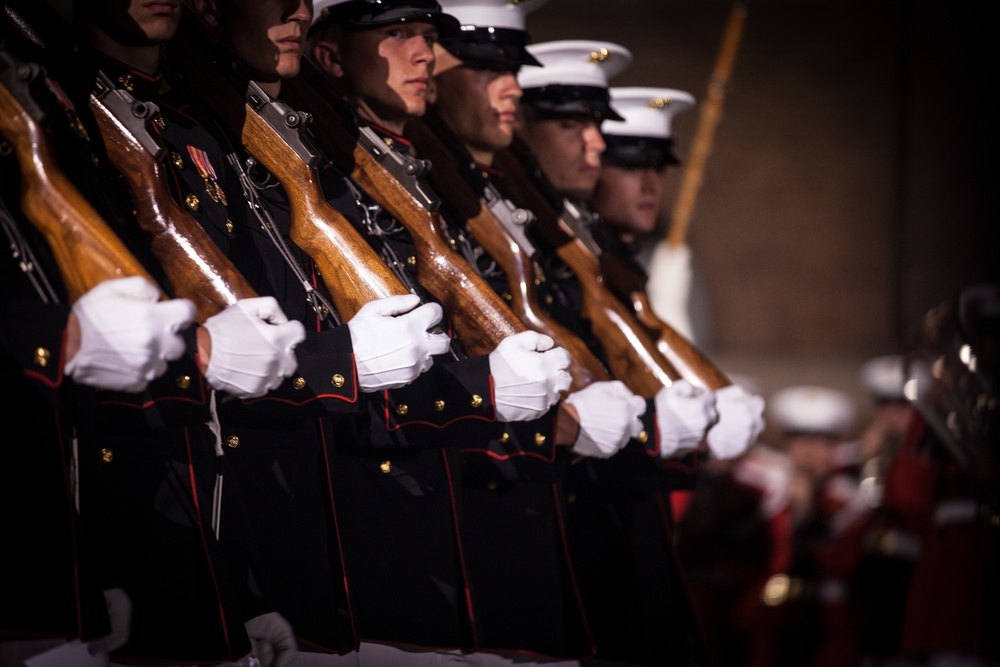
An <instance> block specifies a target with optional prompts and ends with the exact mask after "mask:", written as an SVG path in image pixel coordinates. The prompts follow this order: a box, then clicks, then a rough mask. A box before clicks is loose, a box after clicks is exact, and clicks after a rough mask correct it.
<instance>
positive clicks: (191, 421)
mask: <svg viewBox="0 0 1000 667" xmlns="http://www.w3.org/2000/svg"><path fill="white" fill-rule="evenodd" d="M59 20H60V19H59V18H58V17H56V15H54V14H49V15H48V16H45V17H44V20H43V22H41V23H37V24H33V25H32V28H33V29H35V30H37V32H36V33H35V34H36V35H46V36H48V35H52V34H53V33H55V34H57V35H58V40H57V42H53V43H59V44H60V48H59V49H58V50H53V53H56V52H57V53H58V54H59V55H60V56H62V57H63V60H62V62H61V65H65V66H66V69H61V68H60V71H61V72H62V73H64V74H65V75H66V80H67V81H69V82H72V83H73V84H74V85H75V86H76V87H74V88H71V89H69V90H68V92H66V94H63V93H60V94H59V95H58V96H59V99H60V100H61V102H62V104H63V107H64V112H65V113H66V114H69V115H70V118H71V119H74V120H75V121H76V122H74V123H73V124H72V125H73V126H74V127H75V128H76V130H77V132H78V133H79V134H80V135H81V136H83V137H85V138H87V139H88V140H89V141H90V142H91V143H90V148H85V149H83V150H79V149H77V150H69V148H70V144H69V143H67V144H64V145H62V146H60V148H61V149H64V150H65V152H64V153H62V155H63V156H64V157H75V158H79V159H80V160H82V163H78V164H77V167H76V168H74V169H71V170H67V173H69V174H71V175H72V177H73V179H74V180H75V181H76V182H78V183H80V184H82V185H84V186H85V187H82V188H81V190H82V191H84V193H85V194H89V195H90V199H91V201H92V202H93V205H94V207H95V208H97V209H98V211H99V213H100V214H101V215H102V217H103V218H104V220H105V222H107V223H108V224H109V225H110V226H111V227H112V229H114V230H115V232H116V233H117V235H118V237H119V238H120V239H122V240H124V241H125V242H126V244H127V245H128V246H129V249H130V250H132V251H133V252H134V254H135V255H137V256H138V257H139V258H140V259H143V260H145V262H144V263H145V268H146V270H148V271H149V273H150V274H151V275H154V276H157V277H159V276H161V275H162V273H161V272H160V271H159V267H158V266H157V264H156V262H155V261H152V260H151V259H150V257H151V256H150V254H149V250H148V247H145V246H144V244H143V243H142V242H141V240H140V238H141V234H137V233H136V232H137V230H138V227H137V226H136V223H135V220H134V218H133V217H131V216H130V215H128V213H127V211H129V209H130V208H131V201H130V198H129V194H128V192H127V190H125V189H123V186H122V184H121V183H120V182H116V181H115V179H114V175H113V174H112V173H110V172H112V171H113V170H110V171H109V167H108V165H109V161H108V159H107V157H106V155H105V154H104V152H103V147H102V146H101V145H100V141H99V140H98V139H97V137H99V136H100V135H99V132H98V130H97V127H96V125H94V124H93V121H92V118H91V117H90V116H89V115H88V113H87V104H86V99H87V94H88V93H89V89H90V86H89V85H88V84H91V83H92V82H93V81H94V74H95V70H94V69H93V67H92V62H91V60H90V59H89V57H85V58H80V57H79V56H80V54H81V52H80V51H79V50H76V51H74V50H71V49H70V48H69V46H70V45H75V46H76V47H77V49H79V48H80V47H79V44H76V43H75V42H74V41H73V39H72V37H71V36H70V35H69V34H68V33H67V32H66V30H65V27H64V26H61V25H59ZM64 48H65V50H64ZM70 56H72V57H70ZM81 71H82V74H81ZM56 88H57V86H56V85H54V84H50V89H52V90H53V91H55V90H56ZM95 167H97V168H96V169H95ZM123 210H124V211H126V213H125V214H123V213H122V211H123ZM135 280H139V281H141V279H140V278H134V279H133V278H129V279H128V281H129V282H128V283H127V285H126V286H124V287H123V286H122V283H120V282H119V281H118V280H112V281H106V282H104V283H102V284H101V285H99V286H98V288H95V290H92V292H88V293H87V294H85V295H83V296H82V297H80V298H79V299H78V300H76V301H75V302H74V304H73V307H72V308H73V312H74V314H75V315H77V317H78V318H79V319H81V327H82V332H81V333H82V337H81V343H82V347H81V350H83V349H85V348H87V347H88V346H91V347H92V346H93V343H92V342H90V340H89V338H90V337H93V336H95V334H96V335H97V336H98V337H100V336H101V329H100V326H99V320H97V321H96V322H92V321H91V320H92V319H93V318H94V317H95V315H97V314H99V312H101V303H102V302H103V303H110V304H111V305H110V307H111V308H112V309H115V310H117V311H118V312H119V313H130V314H131V315H130V316H131V318H132V319H131V320H130V321H119V322H118V323H117V325H116V326H117V327H118V330H117V332H116V333H115V335H117V336H118V339H117V341H118V342H117V346H120V347H116V343H115V340H116V339H115V338H114V337H110V336H109V337H108V338H106V340H105V344H106V345H108V348H107V349H105V350H101V351H99V355H100V357H101V358H102V359H103V361H102V362H101V363H102V364H103V365H102V366H99V367H97V371H96V372H95V371H94V370H91V371H90V375H89V377H87V376H84V375H81V369H80V365H79V364H80V363H87V362H79V363H76V362H75V359H74V362H71V363H70V364H67V365H66V373H67V375H68V376H72V377H74V378H75V379H77V381H78V382H79V383H81V385H80V386H79V387H77V389H78V391H76V392H75V393H74V395H73V397H72V405H73V408H74V418H73V419H72V420H71V421H70V423H72V424H74V425H75V427H76V436H77V440H76V443H75V444H76V449H77V451H78V453H79V455H78V456H79V458H78V462H77V465H78V473H77V475H78V477H77V479H78V480H79V484H78V486H77V487H75V489H74V491H75V493H76V494H78V495H77V496H76V498H77V499H78V500H76V502H78V503H79V507H80V514H81V517H82V519H83V524H84V530H86V531H88V534H90V535H91V536H92V537H93V538H94V539H95V540H96V541H95V542H94V544H95V545H97V546H98V547H99V552H98V556H99V559H98V560H97V561H96V562H97V563H98V565H99V572H98V576H99V577H101V586H102V587H104V588H105V589H106V590H107V589H110V588H111V587H115V588H119V589H120V590H121V591H124V596H127V597H124V596H123V598H124V600H126V601H127V604H130V607H131V610H130V611H125V613H124V616H125V623H124V626H125V628H123V629H122V630H121V636H120V637H115V638H114V644H113V645H112V646H111V648H112V649H117V653H116V655H121V656H129V659H135V660H141V659H167V660H174V661H177V662H184V661H188V660H194V661H198V660H200V661H206V660H208V661H227V660H238V659H242V658H244V657H246V656H247V654H248V653H249V650H250V644H249V642H248V641H247V637H246V634H245V631H244V628H243V625H242V620H243V619H242V617H241V613H240V611H239V610H238V605H239V602H238V597H239V596H238V594H237V593H236V591H235V589H238V588H239V586H238V585H236V584H234V582H233V581H232V580H230V579H229V578H228V577H229V574H228V568H229V565H230V563H229V561H227V559H226V558H224V556H223V553H222V551H221V549H220V548H219V545H218V543H217V541H216V540H215V537H214V535H212V533H211V518H212V514H211V502H210V500H209V499H210V498H211V489H212V485H213V484H214V482H215V472H216V470H217V460H216V456H215V451H214V446H213V440H214V438H212V437H211V433H210V432H209V431H208V428H207V427H206V422H208V421H210V420H211V414H210V410H209V408H208V403H207V394H208V390H207V387H206V384H205V379H204V374H203V373H202V372H201V369H200V368H199V366H198V364H197V360H196V358H195V355H194V353H193V351H194V350H195V349H196V344H195V331H194V330H193V329H189V330H188V331H186V332H185V333H184V335H183V337H181V336H179V335H178V334H177V333H176V332H177V330H178V329H180V328H183V327H184V326H186V325H188V324H190V323H191V318H192V317H193V315H194V310H193V304H191V303H190V302H180V301H174V300H172V301H167V302H162V303H157V301H156V288H155V287H154V286H152V285H150V286H149V287H148V290H153V291H152V293H150V294H149V300H148V303H149V304H150V305H149V306H148V307H146V308H145V312H141V311H142V309H143V307H142V306H140V305H138V304H131V303H129V300H130V299H133V300H145V299H146V297H145V296H142V295H144V294H146V293H147V292H148V290H147V289H146V288H144V287H142V283H141V282H140V283H139V284H137V283H135V282H134V281H135ZM140 287H142V289H140ZM98 289H100V290H101V295H102V299H101V300H100V301H96V302H95V300H94V299H93V298H92V293H96V291H97V290H98ZM116 299H117V300H116ZM85 304H86V305H85ZM116 304H117V305H116ZM164 305H166V306H167V307H169V308H172V309H178V307H179V306H183V310H184V312H185V313H186V315H185V317H184V318H182V319H177V320H176V321H174V322H169V321H168V320H165V319H164V318H163V316H162V315H158V314H157V313H156V312H154V311H155V310H158V309H160V308H161V307H162V306H164ZM82 320H87V323H86V324H85V325H84V322H83V321H82ZM153 326H168V329H167V330H168V331H169V333H170V336H173V337H176V338H177V343H178V346H177V351H176V353H174V352H170V353H169V354H166V353H162V352H161V354H164V355H165V356H164V358H163V361H164V364H163V366H162V367H159V368H157V367H154V371H155V372H142V373H139V374H136V375H133V376H132V380H130V381H124V380H123V381H115V375H116V374H117V375H120V376H123V377H127V371H128V366H129V364H130V363H135V362H136V360H137V357H138V356H139V355H138V354H136V352H139V351H140V350H141V349H142V348H141V347H139V346H138V345H139V344H140V343H141V340H140V339H138V338H136V335H137V332H138V331H139V330H141V329H143V328H144V327H153ZM185 344H186V347H187V349H188V350H189V352H188V353H187V354H185V353H184V348H185ZM220 349H221V348H220ZM122 351H129V352H128V354H120V352H122ZM150 351H155V348H154V349H151V350H150ZM93 354H94V352H93V351H91V352H90V355H91V356H93ZM182 355H183V356H182ZM82 356H83V355H82V352H81V353H78V355H77V358H80V357H82ZM178 357H180V358H179V359H178ZM170 359H174V360H176V361H175V363H172V364H170V365H167V364H166V363H165V362H166V361H167V360H170ZM164 369H165V370H166V372H165V373H164V372H163V370H164ZM132 373H135V370H133V371H132ZM155 376H160V378H161V379H160V380H156V379H153V380H152V382H150V381H149V380H150V379H151V378H154V377H155ZM178 379H180V381H178ZM84 384H96V385H98V386H100V387H104V389H105V390H104V391H100V392H94V391H92V390H89V389H88V388H87V387H84V386H83V385H84ZM203 501H205V502H203ZM82 553H85V551H82ZM42 562H46V561H42ZM151 570H152V571H156V575H155V576H150V571H151ZM84 571H85V570H81V572H84ZM111 611H112V615H113V616H117V615H118V611H119V610H116V609H115V608H114V607H112V610H111Z"/></svg>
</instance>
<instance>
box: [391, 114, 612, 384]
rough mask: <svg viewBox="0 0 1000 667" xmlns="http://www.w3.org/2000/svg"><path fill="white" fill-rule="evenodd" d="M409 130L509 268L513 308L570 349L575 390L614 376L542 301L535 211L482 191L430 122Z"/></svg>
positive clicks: (455, 202) (434, 175)
mask: <svg viewBox="0 0 1000 667" xmlns="http://www.w3.org/2000/svg"><path fill="white" fill-rule="evenodd" d="M406 131H407V136H408V138H409V139H410V140H411V141H413V145H414V147H416V149H417V151H418V153H419V154H420V155H422V156H424V157H426V158H427V159H429V160H430V161H431V164H433V165H434V168H433V169H431V172H430V180H431V184H432V185H433V186H434V189H435V190H436V191H438V192H440V193H441V195H442V196H443V197H444V198H445V199H446V200H447V201H448V202H449V203H450V204H451V205H452V206H453V207H454V208H455V210H456V211H457V212H458V214H459V215H460V216H462V217H463V218H465V219H466V220H467V222H468V225H469V229H470V230H471V232H472V235H473V236H474V237H475V239H476V241H477V242H478V243H479V244H480V245H481V246H483V248H484V249H485V250H486V252H487V253H489V255H490V257H492V258H493V261H495V262H496V263H497V264H499V265H500V267H501V268H503V270H504V274H505V275H506V276H507V284H508V286H509V288H510V294H511V299H510V305H511V308H512V309H513V311H514V312H515V313H516V314H517V315H518V317H520V318H521V320H522V321H523V322H524V323H525V324H527V325H528V326H529V327H530V328H531V329H533V330H535V331H538V332H541V333H544V334H546V335H547V336H550V337H551V338H552V339H553V340H554V341H555V342H556V344H557V345H560V346H561V347H563V348H565V349H566V350H567V351H568V352H569V353H570V357H571V363H570V368H569V372H570V375H571V376H572V377H573V386H572V389H571V391H572V390H577V389H582V388H583V387H585V386H587V385H588V384H590V383H591V382H596V381H599V380H609V379H611V377H610V375H609V374H608V371H607V369H605V368H604V366H603V364H601V362H600V360H599V359H598V358H597V357H596V356H595V355H594V353H593V352H591V350H590V348H588V347H587V345H586V343H584V342H583V341H582V340H581V339H580V338H579V337H578V336H577V335H575V334H574V333H573V332H571V331H570V330H569V329H567V328H566V327H564V326H562V325H561V324H559V323H558V322H556V321H555V320H554V319H552V317H551V316H549V314H548V313H547V312H546V311H545V310H544V309H543V308H542V307H541V306H540V305H539V303H538V298H537V295H536V293H535V289H534V285H535V276H536V275H537V274H536V271H535V264H534V260H535V259H536V257H537V249H536V248H535V246H534V244H533V243H532V242H531V240H530V239H529V238H528V236H527V234H525V228H526V226H527V225H528V224H530V223H531V221H532V219H533V217H534V216H533V214H532V213H531V212H530V211H528V210H526V209H523V208H517V207H516V206H514V204H513V203H511V201H510V200H508V199H505V198H503V197H502V196H501V195H500V192H499V191H498V190H497V189H496V187H495V186H493V185H492V184H490V183H487V184H486V186H485V189H484V191H483V194H482V196H481V197H480V195H478V194H477V193H476V191H475V189H474V188H473V186H472V185H471V184H470V183H469V181H468V179H467V176H466V175H465V174H464V173H463V169H462V167H461V166H460V165H459V164H458V160H457V159H456V157H455V154H454V153H453V152H452V150H451V149H450V148H449V147H448V146H447V145H446V144H445V141H444V140H443V139H442V138H441V137H439V136H438V135H437V134H435V133H434V131H433V130H432V129H431V127H430V126H428V125H427V124H426V123H425V122H423V121H420V120H410V121H408V122H407V125H406Z"/></svg>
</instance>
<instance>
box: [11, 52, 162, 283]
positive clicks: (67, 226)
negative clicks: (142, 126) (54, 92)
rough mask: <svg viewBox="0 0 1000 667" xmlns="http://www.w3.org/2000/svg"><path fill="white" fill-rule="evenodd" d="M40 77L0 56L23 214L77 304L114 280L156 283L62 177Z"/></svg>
mask: <svg viewBox="0 0 1000 667" xmlns="http://www.w3.org/2000/svg"><path fill="white" fill-rule="evenodd" d="M44 78H45V74H44V71H43V70H42V68H41V67H39V66H38V65H36V64H33V63H24V62H20V61H19V60H17V59H16V58H14V57H13V56H12V55H11V54H9V53H7V52H6V51H0V134H2V135H3V136H4V138H5V139H6V140H7V141H8V142H9V143H10V145H11V147H12V148H13V150H14V152H15V153H16V154H17V160H18V164H19V165H20V169H21V209H22V211H24V214H25V216H26V217H27V218H28V219H29V220H30V221H31V223H32V224H33V225H35V226H36V227H37V228H38V229H39V231H41V233H42V235H43V236H44V237H45V239H46V241H47V242H48V244H49V246H50V248H51V250H52V253H53V255H54V257H55V260H56V262H57V263H58V265H59V270H60V273H61V275H62V279H63V282H64V283H65V286H66V290H67V292H68V295H69V299H70V301H75V300H76V299H78V298H79V297H80V296H82V295H83V294H85V293H86V292H88V291H89V290H90V289H92V288H93V287H95V286H96V285H98V284H99V283H101V282H103V281H105V280H110V279H112V278H124V277H130V276H142V277H144V278H146V279H148V280H149V281H150V282H151V283H153V284H154V285H155V284H156V281H155V280H154V279H153V278H152V276H150V275H149V273H148V272H147V271H146V269H145V268H144V267H143V266H142V264H141V263H139V261H138V260H137V259H136V258H135V257H134V256H133V255H132V253H131V252H130V251H129V250H128V248H127V247H126V246H125V244H124V243H123V242H122V241H121V239H119V238H118V236H117V235H116V234H115V233H114V231H113V230H112V229H111V228H110V227H109V226H108V224H107V223H106V222H105V221H104V220H103V219H102V218H101V216H100V214H99V213H98V212H97V211H96V210H94V208H93V206H91V204H90V203H89V202H88V201H87V200H86V199H85V198H84V197H83V195H81V194H80V192H79V190H77V189H76V187H75V186H74V185H73V184H72V183H71V182H70V181H69V180H68V179H67V178H66V177H65V175H64V174H63V173H62V170H61V169H60V167H59V165H58V163H57V162H56V160H55V157H54V154H53V152H52V147H51V146H50V141H49V137H48V134H47V132H46V131H45V129H44V128H43V126H42V124H43V121H44V118H45V113H44V112H43V110H42V106H41V105H40V104H39V103H38V102H36V98H35V97H34V94H33V92H32V90H31V88H32V87H34V86H38V85H44V83H43V80H44Z"/></svg>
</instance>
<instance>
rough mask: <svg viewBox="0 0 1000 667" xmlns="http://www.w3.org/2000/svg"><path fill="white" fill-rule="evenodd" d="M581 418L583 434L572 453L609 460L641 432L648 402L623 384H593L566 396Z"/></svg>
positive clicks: (568, 402) (581, 433)
mask: <svg viewBox="0 0 1000 667" xmlns="http://www.w3.org/2000/svg"><path fill="white" fill-rule="evenodd" d="M566 403H567V405H572V406H573V407H574V408H576V411H577V414H578V415H579V417H580V435H579V436H577V439H576V442H575V443H573V446H572V447H571V450H572V451H573V452H574V453H576V454H579V455H580V456H593V457H595V458H599V459H606V458H608V457H609V456H612V455H613V454H615V453H616V452H618V450H619V449H621V448H622V447H624V446H625V445H626V444H627V443H628V441H629V440H630V439H632V438H634V437H636V436H637V435H639V433H640V432H641V431H642V422H641V421H639V418H640V417H642V416H643V415H644V414H645V413H646V401H645V400H644V399H643V398H642V397H641V396H636V395H635V394H633V393H632V392H631V391H629V390H628V388H627V387H626V386H625V384H624V383H623V382H620V381H618V380H611V381H609V382H594V383H592V384H589V385H587V386H586V387H584V388H583V389H581V390H580V391H575V392H573V393H572V394H570V395H569V396H567V397H566Z"/></svg>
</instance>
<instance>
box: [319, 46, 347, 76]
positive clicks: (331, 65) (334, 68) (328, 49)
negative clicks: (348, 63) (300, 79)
mask: <svg viewBox="0 0 1000 667" xmlns="http://www.w3.org/2000/svg"><path fill="white" fill-rule="evenodd" d="M312 56H313V60H315V61H316V64H317V65H318V66H319V68H320V69H321V70H323V71H324V72H326V73H327V74H330V75H331V76H335V77H337V78H340V77H342V76H344V68H343V67H341V65H340V45H339V44H337V43H336V42H328V41H318V42H316V44H315V45H314V46H313V49H312Z"/></svg>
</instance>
